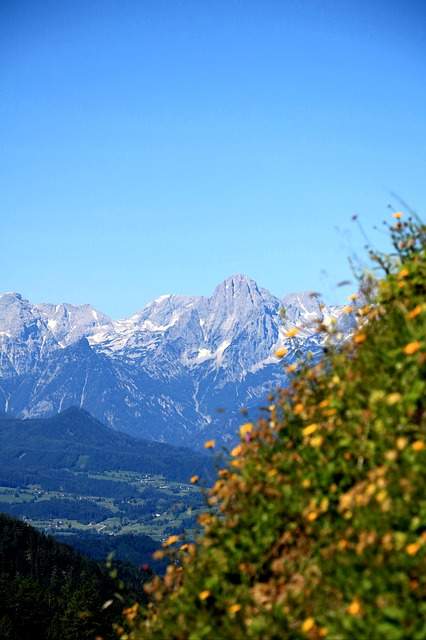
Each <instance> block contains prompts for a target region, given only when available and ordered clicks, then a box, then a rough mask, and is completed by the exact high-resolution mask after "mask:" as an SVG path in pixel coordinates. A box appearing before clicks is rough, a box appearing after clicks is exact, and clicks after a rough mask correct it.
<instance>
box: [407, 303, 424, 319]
mask: <svg viewBox="0 0 426 640" xmlns="http://www.w3.org/2000/svg"><path fill="white" fill-rule="evenodd" d="M422 311H423V306H422V305H421V304H418V305H417V307H414V309H411V311H409V312H408V313H407V318H409V319H410V320H413V318H417V316H419V315H420V314H421V312H422Z"/></svg>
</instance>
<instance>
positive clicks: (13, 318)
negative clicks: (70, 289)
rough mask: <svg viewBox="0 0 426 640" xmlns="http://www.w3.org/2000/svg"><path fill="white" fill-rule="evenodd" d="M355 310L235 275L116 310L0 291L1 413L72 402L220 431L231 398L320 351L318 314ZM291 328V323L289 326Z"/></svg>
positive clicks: (177, 431)
mask: <svg viewBox="0 0 426 640" xmlns="http://www.w3.org/2000/svg"><path fill="white" fill-rule="evenodd" d="M319 323H323V324H325V325H329V324H330V323H333V324H334V325H335V326H337V328H338V331H339V332H341V335H342V336H345V335H347V334H348V333H349V332H350V331H351V329H352V327H353V325H354V318H353V317H352V316H351V315H350V314H349V315H348V314H342V309H341V308H340V307H336V306H326V305H324V304H323V303H322V302H321V300H320V298H319V296H318V295H317V294H315V293H309V292H307V293H300V294H291V295H287V296H285V297H284V298H279V297H276V296H274V295H272V294H271V293H270V292H269V291H267V290H266V289H264V288H262V287H259V286H258V285H257V283H256V282H255V281H254V280H252V279H250V278H248V277H247V276H244V275H239V274H238V275H234V276H231V277H230V278H227V279H226V280H225V281H224V282H222V283H221V284H219V285H218V286H217V287H216V289H215V290H214V292H213V294H212V295H211V296H209V297H204V296H181V295H163V296H160V297H159V298H157V299H155V300H154V301H153V302H151V303H149V304H147V305H146V306H145V307H143V308H142V309H141V310H140V311H138V312H137V313H135V314H134V315H132V316H130V317H129V318H126V319H123V320H112V319H111V318H109V317H108V316H107V315H105V314H104V313H102V312H100V311H98V310H96V309H94V308H93V307H92V306H90V305H88V304H85V305H78V306H76V305H71V304H65V303H63V304H46V303H43V304H33V303H31V302H29V301H28V300H26V299H25V298H23V297H22V296H21V295H20V294H18V293H4V294H2V295H0V412H3V413H4V414H6V415H8V416H13V417H16V418H39V417H47V416H53V415H55V414H57V413H60V412H61V411H63V410H65V409H67V408H69V407H71V406H77V407H80V408H82V409H85V410H87V411H89V412H90V413H91V414H92V415H93V416H95V417H96V418H98V419H99V420H100V421H102V422H103V423H104V424H106V425H108V426H109V427H112V428H113V429H115V430H119V431H124V432H127V433H129V434H131V435H133V436H137V437H143V438H147V439H151V440H158V441H161V442H168V443H171V444H175V445H185V446H189V447H193V448H198V447H200V446H202V443H203V442H204V440H205V439H206V438H216V439H218V441H220V442H222V443H227V442H230V441H231V440H232V438H233V435H234V433H235V429H236V427H237V425H238V423H239V422H240V421H241V414H240V410H241V409H247V410H249V411H253V410H254V408H255V407H257V406H258V405H259V403H260V402H261V401H263V400H264V398H265V396H266V394H267V392H268V391H271V390H273V389H274V388H275V387H276V386H277V385H285V384H286V383H287V375H286V373H285V369H284V367H283V363H282V361H279V360H278V359H277V358H276V357H275V355H274V354H275V351H276V350H277V348H279V347H281V346H285V347H286V348H287V349H288V354H287V356H286V358H285V363H286V364H289V363H292V362H294V361H295V360H296V359H300V358H302V359H303V358H305V357H306V354H307V353H308V352H311V353H312V356H313V358H314V359H317V358H319V357H320V356H321V353H322V350H323V347H324V340H325V338H324V335H323V334H321V333H319V332H318V324H319ZM294 327H297V328H299V329H300V331H299V333H298V334H297V335H296V336H293V337H287V335H286V334H287V332H288V331H289V330H290V329H292V328H294Z"/></svg>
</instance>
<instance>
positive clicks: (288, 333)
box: [285, 327, 300, 338]
mask: <svg viewBox="0 0 426 640" xmlns="http://www.w3.org/2000/svg"><path fill="white" fill-rule="evenodd" d="M298 333H300V329H298V328H297V327H292V329H289V330H288V331H286V334H285V335H286V337H287V338H294V336H297V334H298Z"/></svg>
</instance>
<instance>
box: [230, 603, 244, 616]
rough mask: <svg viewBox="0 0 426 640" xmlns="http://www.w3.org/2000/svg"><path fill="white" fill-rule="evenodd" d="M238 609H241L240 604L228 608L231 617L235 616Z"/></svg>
mask: <svg viewBox="0 0 426 640" xmlns="http://www.w3.org/2000/svg"><path fill="white" fill-rule="evenodd" d="M240 609H241V605H240V604H231V606H229V607H228V611H229V613H231V614H232V615H233V614H235V613H238V611H239V610H240Z"/></svg>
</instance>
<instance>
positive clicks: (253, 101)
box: [0, 0, 426, 317]
mask: <svg viewBox="0 0 426 640" xmlns="http://www.w3.org/2000/svg"><path fill="white" fill-rule="evenodd" d="M0 59H1V63H0V80H1V82H0V148H1V153H0V207H1V209H0V210H1V233H0V273H1V284H0V290H3V291H10V290H14V291H20V292H21V293H22V294H24V295H25V296H27V297H29V298H30V299H32V300H33V301H34V302H40V301H52V302H59V301H69V302H73V303H82V302H90V303H92V304H94V305H95V306H97V307H98V308H100V309H101V310H103V311H105V312H106V313H109V314H111V315H112V316H113V317H121V316H124V315H127V314H130V313H131V312H133V311H134V310H136V309H138V308H140V307H141V306H143V305H144V304H145V303H146V302H148V301H149V300H150V299H152V298H154V297H156V296H158V295H160V294H162V293H187V294H209V293H210V292H211V290H212V289H213V287H214V286H215V285H216V284H217V283H218V282H219V281H221V280H222V279H223V278H225V277H226V276H228V275H230V274H232V273H234V272H243V273H247V274H248V275H250V276H252V277H253V278H255V279H256V280H257V281H258V282H259V284H261V285H262V286H265V287H267V288H269V289H270V290H271V291H272V292H274V293H275V294H277V295H280V294H284V293H285V292H289V291H295V290H302V289H315V290H321V291H323V292H324V293H325V295H326V296H327V297H328V298H329V299H334V298H336V296H337V297H339V296H340V297H342V296H343V294H347V293H350V292H351V291H350V290H349V291H342V290H340V289H336V288H335V287H334V284H335V283H336V282H338V281H339V280H341V279H344V278H346V277H347V276H348V267H347V261H346V256H347V255H348V254H349V253H351V252H352V251H356V252H358V253H362V249H361V247H362V244H363V240H362V238H361V237H360V234H359V233H358V232H357V230H356V228H353V227H352V225H351V222H350V218H351V215H352V214H353V213H355V212H356V213H358V214H359V216H360V218H361V220H362V221H363V225H364V227H365V228H366V230H368V232H369V233H370V231H369V230H370V229H371V228H372V227H373V225H374V224H376V223H380V222H381V220H382V219H383V218H385V217H386V216H388V211H387V209H386V206H387V204H388V202H389V201H390V200H391V198H390V195H389V193H390V192H391V191H395V192H397V193H399V194H400V195H401V196H402V197H404V198H405V199H407V200H408V201H409V202H410V203H412V205H413V206H414V207H415V208H416V209H418V210H419V211H423V212H425V211H426V5H425V3H424V2H416V1H410V0H404V1H402V0H401V1H396V0H383V1H379V0H377V1H375V0H369V1H364V0H354V1H352V2H351V1H349V0H347V1H345V0H334V1H325V0H303V1H302V0H300V1H294V0H281V1H279V0H275V1H273V0H258V1H254V0H253V1H250V0H245V1H244V2H243V1H239V2H237V1H235V0H223V1H221V2H220V1H216V0H206V1H200V0H196V1H190V0H181V1H179V0H152V1H150V0H141V1H137V0H135V1H134V2H130V1H126V0H120V1H116V2H112V1H110V0H101V1H96V0H95V1H90V2H89V1H87V0H84V2H83V1H81V2H80V1H79V0H73V2H67V1H66V0H64V1H62V0H61V2H57V1H52V2H49V1H43V2H34V1H33V0H31V1H27V2H25V0H21V1H20V2H16V1H14V0H2V2H1V3H0ZM371 236H372V238H373V239H374V241H375V242H378V243H379V244H380V243H381V242H383V236H381V235H380V234H375V233H374V232H371Z"/></svg>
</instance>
